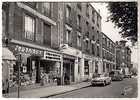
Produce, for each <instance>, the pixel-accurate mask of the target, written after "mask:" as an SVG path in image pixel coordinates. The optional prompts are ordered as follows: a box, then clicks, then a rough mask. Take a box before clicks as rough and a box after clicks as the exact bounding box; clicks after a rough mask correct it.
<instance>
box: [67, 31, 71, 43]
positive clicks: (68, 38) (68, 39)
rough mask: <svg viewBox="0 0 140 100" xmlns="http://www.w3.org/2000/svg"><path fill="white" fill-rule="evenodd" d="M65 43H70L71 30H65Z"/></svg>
mask: <svg viewBox="0 0 140 100" xmlns="http://www.w3.org/2000/svg"><path fill="white" fill-rule="evenodd" d="M66 43H68V44H71V30H68V29H67V30H66Z"/></svg>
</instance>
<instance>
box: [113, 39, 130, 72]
mask: <svg viewBox="0 0 140 100" xmlns="http://www.w3.org/2000/svg"><path fill="white" fill-rule="evenodd" d="M131 52H132V51H131V49H130V48H129V47H128V46H126V41H125V40H121V41H117V42H116V69H121V70H123V69H124V70H125V69H128V70H130V69H131Z"/></svg>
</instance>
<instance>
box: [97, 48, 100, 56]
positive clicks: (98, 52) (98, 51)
mask: <svg viewBox="0 0 140 100" xmlns="http://www.w3.org/2000/svg"><path fill="white" fill-rule="evenodd" d="M97 56H100V48H99V46H97Z"/></svg>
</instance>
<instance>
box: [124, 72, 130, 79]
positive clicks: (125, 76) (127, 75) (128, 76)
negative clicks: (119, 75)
mask: <svg viewBox="0 0 140 100" xmlns="http://www.w3.org/2000/svg"><path fill="white" fill-rule="evenodd" d="M131 77H132V74H130V73H129V74H125V75H124V78H131Z"/></svg>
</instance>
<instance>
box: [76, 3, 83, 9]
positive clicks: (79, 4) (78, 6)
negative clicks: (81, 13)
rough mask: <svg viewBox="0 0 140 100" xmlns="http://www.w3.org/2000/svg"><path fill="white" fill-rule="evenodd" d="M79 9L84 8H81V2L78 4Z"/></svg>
mask: <svg viewBox="0 0 140 100" xmlns="http://www.w3.org/2000/svg"><path fill="white" fill-rule="evenodd" d="M77 8H79V9H80V10H81V9H82V7H81V3H80V2H79V3H77Z"/></svg>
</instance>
